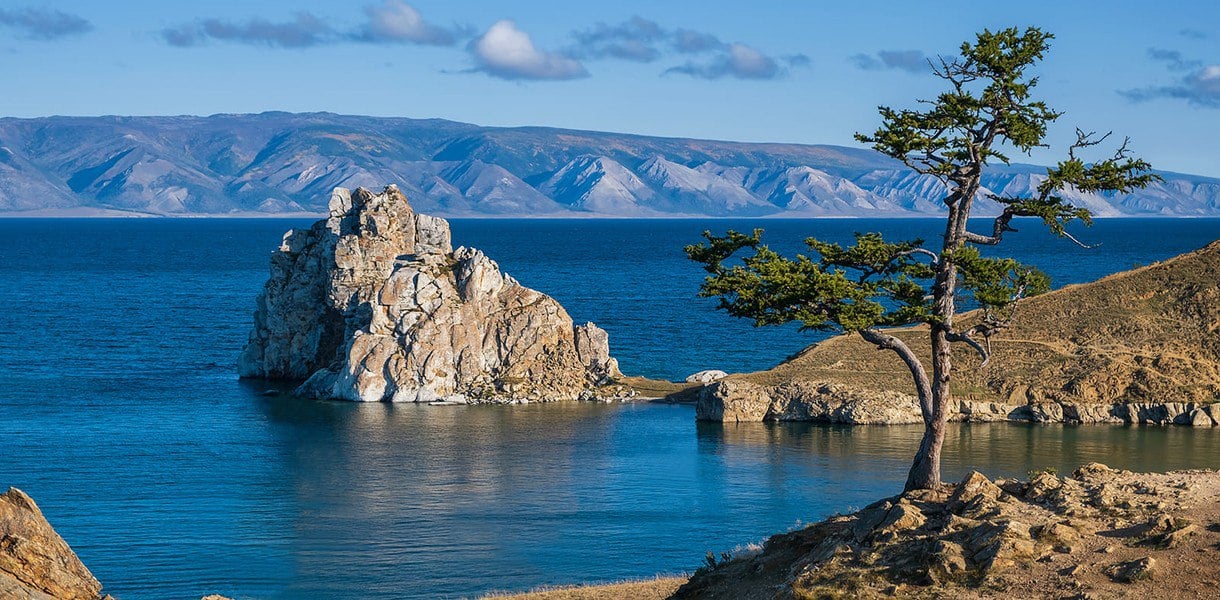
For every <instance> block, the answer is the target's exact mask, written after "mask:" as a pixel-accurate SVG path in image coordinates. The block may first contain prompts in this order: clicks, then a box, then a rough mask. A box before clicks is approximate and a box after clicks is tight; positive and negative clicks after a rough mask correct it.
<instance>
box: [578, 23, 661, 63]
mask: <svg viewBox="0 0 1220 600" xmlns="http://www.w3.org/2000/svg"><path fill="white" fill-rule="evenodd" d="M668 36H669V33H668V32H667V31H665V30H664V29H662V28H661V26H660V25H658V24H657V23H656V22H655V21H649V20H648V19H645V18H643V17H639V16H634V17H631V18H630V19H628V20H626V21H624V22H622V23H619V24H615V25H608V24H606V23H598V24H597V25H594V26H593V27H590V28H589V29H585V30H582V31H575V32H572V37H574V38H576V44H575V46H574V47H573V48H572V49H571V50H570V53H571V54H573V55H576V56H580V57H584V58H619V59H622V60H630V61H636V62H652V61H654V60H656V59H658V58H660V57H661V51H660V50H659V49H658V48H657V46H658V44H660V43H661V42H662V41H663V40H665V39H666V38H667V37H668Z"/></svg>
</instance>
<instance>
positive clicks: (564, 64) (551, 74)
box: [467, 19, 589, 80]
mask: <svg viewBox="0 0 1220 600" xmlns="http://www.w3.org/2000/svg"><path fill="white" fill-rule="evenodd" d="M467 49H468V50H469V51H470V54H471V56H472V57H473V58H474V61H475V65H476V67H475V69H474V70H475V71H481V72H483V73H486V74H488V75H491V76H492V77H498V78H500V79H509V80H521V79H533V80H545V79H551V80H561V79H578V78H581V77H588V75H589V72H588V71H587V70H586V69H585V66H584V65H583V64H581V62H580V61H579V60H576V59H575V58H572V57H571V56H568V55H566V54H563V53H559V52H549V51H546V50H543V49H541V48H539V47H538V46H536V45H535V44H534V40H533V39H532V38H530V36H529V34H528V33H526V32H524V31H522V30H520V29H518V28H517V25H516V23H513V22H512V21H510V20H507V19H504V20H501V21H496V23H495V24H493V25H492V26H491V27H490V28H488V29H487V31H485V32H483V34H482V35H480V36H479V37H477V38H475V39H474V40H471V42H470V44H469V45H468V46H467Z"/></svg>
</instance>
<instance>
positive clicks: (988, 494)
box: [948, 471, 1003, 514]
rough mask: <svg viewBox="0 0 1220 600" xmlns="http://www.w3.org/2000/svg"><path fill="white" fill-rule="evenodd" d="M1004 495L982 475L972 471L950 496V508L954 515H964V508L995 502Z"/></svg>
mask: <svg viewBox="0 0 1220 600" xmlns="http://www.w3.org/2000/svg"><path fill="white" fill-rule="evenodd" d="M1002 493H1003V490H1001V489H1000V488H999V486H997V485H996V484H994V483H992V482H991V480H990V479H987V477H986V476H984V475H983V474H982V473H979V472H978V471H972V472H971V473H970V474H969V475H967V476H966V478H965V479H962V482H961V483H959V484H957V488H956V489H955V490H953V494H952V495H951V496H949V505H948V508H949V510H950V511H953V512H954V513H957V514H962V510H963V508H965V507H966V506H967V505H970V504H975V505H977V504H980V503H983V502H994V501H995V500H997V499H998V498H999V497H1000V494H1002Z"/></svg>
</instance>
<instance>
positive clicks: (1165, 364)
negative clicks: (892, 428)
mask: <svg viewBox="0 0 1220 600" xmlns="http://www.w3.org/2000/svg"><path fill="white" fill-rule="evenodd" d="M971 318H972V316H971V315H967V316H965V317H964V320H965V321H966V322H968V321H969V319H971ZM895 334H896V335H898V336H899V337H901V338H902V339H904V340H905V341H906V342H907V343H908V344H909V345H910V346H912V348H914V349H915V350H916V351H917V352H919V353H921V354H923V355H924V356H925V361H930V358H928V356H929V350H928V338H927V330H926V329H925V328H923V327H916V328H908V329H901V330H897V331H896V332H895ZM991 346H992V352H993V354H992V358H991V361H990V363H989V364H988V365H987V366H986V367H980V365H979V359H978V356H977V355H976V354H974V352H973V351H972V350H971V349H970V348H969V347H967V346H964V345H963V346H961V347H960V348H958V349H957V352H956V353H955V355H954V363H955V369H954V372H953V394H954V396H955V398H956V399H957V400H958V404H957V406H956V407H955V408H957V410H956V411H955V415H954V418H956V419H960V420H984V421H994V420H1025V421H1063V422H1116V423H1120V422H1123V423H1159V424H1169V423H1173V424H1182V425H1197V426H1212V425H1216V424H1217V423H1218V422H1220V404H1218V403H1217V402H1218V401H1220V241H1217V242H1213V243H1212V244H1210V245H1208V246H1207V247H1205V248H1202V249H1200V250H1197V251H1195V252H1191V253H1188V254H1184V255H1181V256H1177V257H1175V258H1172V259H1169V260H1166V261H1164V262H1161V263H1157V264H1154V265H1151V266H1147V267H1143V268H1139V269H1135V270H1132V271H1125V272H1122V273H1118V274H1115V275H1111V276H1109V277H1105V278H1103V279H1101V280H1098V281H1096V282H1093V283H1088V284H1082V285H1072V286H1067V287H1065V288H1062V289H1059V290H1056V291H1053V292H1050V293H1048V294H1044V295H1042V296H1037V297H1034V298H1030V299H1028V300H1026V301H1024V302H1023V303H1022V304H1021V305H1020V306H1019V308H1018V312H1017V314H1016V317H1015V319H1014V322H1013V325H1012V327H1010V328H1009V329H1006V330H1004V331H1002V332H1001V333H999V334H998V335H996V336H994V337H993V338H992V340H991ZM925 364H930V362H925ZM913 394H914V389H913V385H912V383H911V380H910V374H909V372H908V371H907V370H906V367H905V366H904V365H903V363H902V362H901V361H900V360H899V359H898V358H897V357H896V356H895V355H894V354H893V353H890V352H883V351H878V350H877V349H876V348H875V347H874V346H872V345H870V344H868V343H866V342H864V341H863V340H862V339H860V338H859V336H854V335H852V336H840V337H836V338H832V339H829V340H826V341H825V342H822V343H819V344H816V345H813V346H810V347H809V348H807V349H805V350H804V351H803V352H801V353H800V354H799V355H798V356H796V357H794V358H792V359H791V360H789V361H787V362H785V363H783V364H781V365H779V366H777V367H775V368H773V369H770V370H767V371H761V372H757V373H749V374H742V375H734V376H730V377H728V378H725V379H722V380H720V381H717V382H715V383H713V384H711V385H709V386H707V387H704V388H703V389H702V390H700V391H699V392H698V396H699V403H698V416H699V418H701V419H706V420H713V421H762V420H812V421H830V422H841V423H918V422H921V419H920V416H919V410H918V408H917V403H916V400H915V398H914V395H913Z"/></svg>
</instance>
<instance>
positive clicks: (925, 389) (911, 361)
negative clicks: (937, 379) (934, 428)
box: [860, 327, 933, 424]
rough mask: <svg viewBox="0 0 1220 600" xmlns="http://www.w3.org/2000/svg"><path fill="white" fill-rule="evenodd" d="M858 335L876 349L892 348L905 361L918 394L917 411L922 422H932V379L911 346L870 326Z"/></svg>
mask: <svg viewBox="0 0 1220 600" xmlns="http://www.w3.org/2000/svg"><path fill="white" fill-rule="evenodd" d="M860 337H862V338H864V339H865V341H867V342H869V343H871V344H873V345H874V346H877V349H878V350H893V351H894V352H895V353H896V354H898V357H899V358H901V359H902V362H904V363H906V365H907V368H908V369H910V370H911V377H912V378H913V379H914V380H915V391H916V392H917V393H918V396H919V412H920V414H922V415H923V421H924V423H929V424H930V423H932V419H933V414H932V381H931V380H930V379H928V372H927V371H925V370H924V368H923V363H921V362H920V361H919V357H918V356H915V352H913V351H912V350H911V347H910V346H907V345H906V343H905V342H903V341H902V340H900V339H898V338H897V337H894V336H892V335H890V334H888V333H884V332H882V331H881V330H879V329H874V328H871V327H870V328H868V329H861V330H860Z"/></svg>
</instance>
